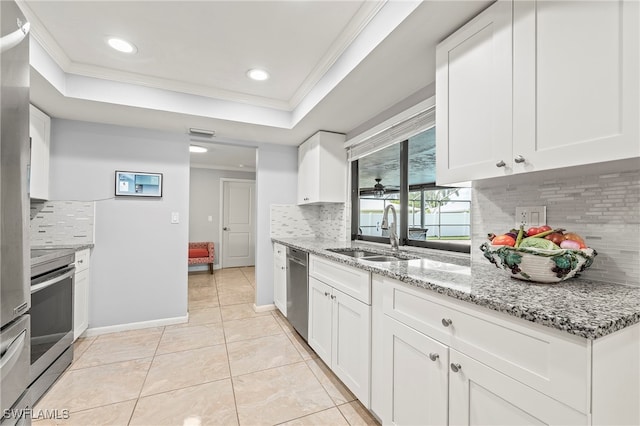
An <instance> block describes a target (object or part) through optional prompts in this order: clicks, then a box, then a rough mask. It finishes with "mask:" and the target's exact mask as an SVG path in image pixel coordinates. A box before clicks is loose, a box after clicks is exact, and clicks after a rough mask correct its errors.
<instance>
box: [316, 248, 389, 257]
mask: <svg viewBox="0 0 640 426" xmlns="http://www.w3.org/2000/svg"><path fill="white" fill-rule="evenodd" d="M328 251H331V252H334V253H338V254H344V255H345V256H351V257H357V258H363V257H367V256H379V254H378V253H374V252H372V251H367V250H361V249H350V248H344V249H328Z"/></svg>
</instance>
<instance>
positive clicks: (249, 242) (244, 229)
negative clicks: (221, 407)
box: [222, 181, 256, 268]
mask: <svg viewBox="0 0 640 426" xmlns="http://www.w3.org/2000/svg"><path fill="white" fill-rule="evenodd" d="M255 188H256V184H255V182H254V181H223V183H222V194H223V197H222V198H223V200H222V267H223V268H233V267H236V266H251V265H254V264H255V202H254V199H255Z"/></svg>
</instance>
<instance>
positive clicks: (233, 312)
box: [220, 303, 271, 321]
mask: <svg viewBox="0 0 640 426" xmlns="http://www.w3.org/2000/svg"><path fill="white" fill-rule="evenodd" d="M220 312H221V313H222V320H223V321H231V320H237V319H242V318H255V317H263V316H268V315H271V311H267V312H256V311H254V310H253V303H241V304H239V305H229V306H221V307H220Z"/></svg>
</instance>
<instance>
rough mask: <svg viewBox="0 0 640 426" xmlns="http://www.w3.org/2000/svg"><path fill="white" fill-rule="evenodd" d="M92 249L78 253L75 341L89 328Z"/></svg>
mask: <svg viewBox="0 0 640 426" xmlns="http://www.w3.org/2000/svg"><path fill="white" fill-rule="evenodd" d="M90 255H91V253H90V249H84V250H80V251H78V252H76V257H75V263H74V264H75V267H76V272H75V275H74V290H73V291H74V294H73V340H76V339H77V338H78V337H80V335H81V334H82V333H84V331H85V330H86V329H87V328H88V327H89V283H90V281H91V278H90V277H91V276H90V272H91V271H90V268H89V256H90Z"/></svg>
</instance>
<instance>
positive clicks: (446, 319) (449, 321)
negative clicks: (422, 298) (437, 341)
mask: <svg viewBox="0 0 640 426" xmlns="http://www.w3.org/2000/svg"><path fill="white" fill-rule="evenodd" d="M451 324H453V321H451V319H449V318H442V325H444V326H445V327H449V326H450V325H451Z"/></svg>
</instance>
